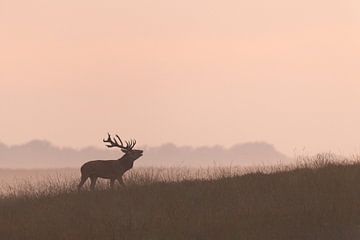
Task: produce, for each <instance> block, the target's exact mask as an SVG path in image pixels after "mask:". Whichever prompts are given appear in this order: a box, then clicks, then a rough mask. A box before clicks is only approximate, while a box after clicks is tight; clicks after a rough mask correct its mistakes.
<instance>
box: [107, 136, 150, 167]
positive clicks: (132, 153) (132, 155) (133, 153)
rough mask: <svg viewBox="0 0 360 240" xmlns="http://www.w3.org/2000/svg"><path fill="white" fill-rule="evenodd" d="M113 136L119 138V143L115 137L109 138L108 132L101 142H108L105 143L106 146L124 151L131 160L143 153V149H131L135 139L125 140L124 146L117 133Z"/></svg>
mask: <svg viewBox="0 0 360 240" xmlns="http://www.w3.org/2000/svg"><path fill="white" fill-rule="evenodd" d="M115 136H116V138H117V139H118V140H119V142H120V144H119V142H118V141H117V140H116V138H112V139H111V136H110V133H108V138H107V139H103V142H105V143H108V145H106V146H107V147H108V148H112V147H118V148H120V149H121V151H122V152H123V153H125V156H127V157H129V158H130V159H132V160H133V161H135V160H136V159H138V158H139V157H141V156H142V155H143V150H137V149H133V148H134V146H135V144H136V140H132V139H131V140H130V141H129V142H128V141H125V144H126V146H124V144H123V141H122V140H121V138H120V137H119V136H118V135H115Z"/></svg>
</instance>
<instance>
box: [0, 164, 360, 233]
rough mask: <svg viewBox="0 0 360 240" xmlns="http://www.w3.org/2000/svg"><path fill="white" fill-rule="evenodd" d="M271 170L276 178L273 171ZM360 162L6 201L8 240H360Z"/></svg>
mask: <svg viewBox="0 0 360 240" xmlns="http://www.w3.org/2000/svg"><path fill="white" fill-rule="evenodd" d="M265 172H268V173H265ZM359 226H360V164H358V163H343V164H339V163H321V164H316V163H315V164H312V165H303V166H299V167H297V168H294V169H288V170H278V171H276V169H272V170H269V171H263V172H254V173H249V174H245V175H242V176H228V177H226V176H223V177H219V178H217V179H210V180H186V181H179V182H168V181H160V182H159V181H158V182H143V183H141V184H130V186H128V187H127V188H124V189H119V190H117V191H108V190H98V191H95V192H88V191H83V192H80V193H78V192H76V191H75V190H74V187H73V186H72V183H68V184H64V185H56V186H55V185H54V186H52V185H51V184H50V185H49V187H48V189H46V190H44V191H41V192H36V193H31V190H29V191H28V193H27V194H24V193H23V194H13V195H8V196H3V197H1V199H0V236H1V237H0V239H7V240H24V239H34V240H43V239H44V240H45V239H46V240H48V239H52V240H85V239H86V240H92V239H94V240H95V239H97V240H116V239H144V240H145V239H146V240H150V239H154V240H160V239H164V240H165V239H199V240H201V239H204V240H205V239H206V240H209V239H276V240H279V239H326V240H330V239H359V238H360V228H359Z"/></svg>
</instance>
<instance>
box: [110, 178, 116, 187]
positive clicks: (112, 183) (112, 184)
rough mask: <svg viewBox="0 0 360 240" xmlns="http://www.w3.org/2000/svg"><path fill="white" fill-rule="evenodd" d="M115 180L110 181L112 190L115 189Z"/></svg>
mask: <svg viewBox="0 0 360 240" xmlns="http://www.w3.org/2000/svg"><path fill="white" fill-rule="evenodd" d="M114 183H115V179H110V188H111V189H114Z"/></svg>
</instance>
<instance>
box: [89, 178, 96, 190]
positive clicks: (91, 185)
mask: <svg viewBox="0 0 360 240" xmlns="http://www.w3.org/2000/svg"><path fill="white" fill-rule="evenodd" d="M96 180H97V177H90V181H91V183H90V189H91V190H95V184H96Z"/></svg>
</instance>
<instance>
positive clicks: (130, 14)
mask: <svg viewBox="0 0 360 240" xmlns="http://www.w3.org/2000/svg"><path fill="white" fill-rule="evenodd" d="M359 29H360V3H359V1H357V0H303V1H289V0H252V1H242V0H233V1H230V0H223V1H214V0H191V1H190V0H181V1H169V0H151V1H150V0H142V1H136V0H134V1H118V0H107V1H98V0H96V1H95V0H86V1H85V0H79V1H73V0H71V1H70V0H61V1H60V0H59V1H49V0H39V1H31V0H0V119H1V120H0V141H1V142H4V143H7V144H18V143H23V142H26V141H28V140H31V139H34V138H36V139H48V140H50V141H52V142H53V143H55V144H57V145H60V146H74V147H82V146H87V145H96V146H102V143H101V142H100V140H101V138H102V137H104V135H105V134H106V132H107V131H111V132H117V133H119V134H120V135H122V136H124V137H125V138H129V137H134V138H136V139H137V140H138V142H139V144H149V145H159V144H162V143H165V142H174V143H176V144H179V145H185V144H186V145H194V146H200V145H215V144H220V145H224V146H231V145H233V144H235V143H241V142H247V141H267V142H270V143H272V144H274V145H275V146H276V147H277V148H278V149H279V150H280V151H282V152H284V153H287V154H290V155H291V154H293V152H294V149H297V151H299V149H302V148H304V147H305V149H306V151H310V152H317V151H328V150H332V151H335V152H347V153H359V152H360V104H359V103H360V67H359V63H360V61H359V60H360V31H359Z"/></svg>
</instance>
